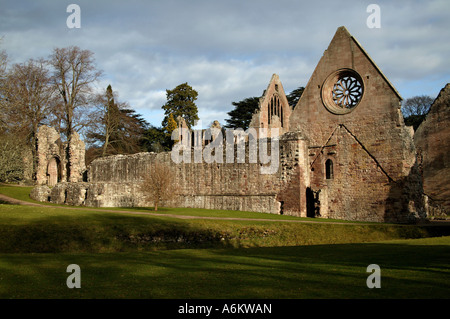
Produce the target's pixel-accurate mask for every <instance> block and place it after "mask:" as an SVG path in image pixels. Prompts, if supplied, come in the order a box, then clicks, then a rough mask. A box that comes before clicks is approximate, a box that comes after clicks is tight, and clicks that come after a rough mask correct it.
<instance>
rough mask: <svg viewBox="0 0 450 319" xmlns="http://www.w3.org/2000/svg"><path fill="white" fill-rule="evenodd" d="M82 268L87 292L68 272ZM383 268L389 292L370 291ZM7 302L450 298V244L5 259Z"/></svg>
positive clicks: (0, 288)
mask: <svg viewBox="0 0 450 319" xmlns="http://www.w3.org/2000/svg"><path fill="white" fill-rule="evenodd" d="M70 264H77V265H79V266H80V268H81V288H80V289H76V288H74V289H69V288H67V286H66V279H67V277H68V276H69V273H66V267H67V266H68V265H70ZM370 264H377V265H379V266H380V268H381V288H380V289H377V288H373V289H369V288H368V287H367V285H366V280H367V277H368V276H369V275H370V273H368V272H367V266H368V265H370ZM0 273H1V278H0V298H171V299H179V298H181V299H186V298H187V299H190V298H212V299H215V298H220V299H226V298H258V299H259V298H263V299H265V298H270V299H279V298H280V299H283V298H286V299H291V298H295V299H301V298H308V299H310V298H320V299H324V298H325V299H326V298H333V299H335V298H339V299H345V298H358V299H361V298H377V299H384V298H433V299H436V298H448V296H449V295H450V238H449V237H445V238H444V237H443V238H433V239H416V240H402V241H391V242H385V243H370V244H369V243H367V244H336V245H317V246H296V247H277V248H274V247H265V248H247V249H183V250H164V251H153V252H131V253H97V254H86V253H81V254H2V255H0Z"/></svg>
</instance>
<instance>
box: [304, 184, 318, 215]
mask: <svg viewBox="0 0 450 319" xmlns="http://www.w3.org/2000/svg"><path fill="white" fill-rule="evenodd" d="M306 217H316V211H315V199H314V192H313V191H312V189H311V188H309V187H308V188H306Z"/></svg>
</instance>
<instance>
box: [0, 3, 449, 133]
mask: <svg viewBox="0 0 450 319" xmlns="http://www.w3.org/2000/svg"><path fill="white" fill-rule="evenodd" d="M70 3H72V2H64V1H61V2H54V1H50V0H43V1H39V2H36V1H31V0H29V1H21V2H20V4H19V3H18V2H17V1H10V0H7V1H2V11H1V12H0V36H4V39H3V41H2V43H1V48H4V49H5V50H6V51H7V52H8V54H9V57H10V60H11V62H24V61H25V60H26V59H28V58H31V57H34V58H36V57H47V56H48V55H49V54H50V53H51V51H52V49H53V48H54V47H65V46H69V45H78V46H79V47H81V48H82V49H88V50H91V51H92V52H94V54H95V59H96V61H97V65H98V67H99V68H100V69H102V70H103V71H104V77H103V78H102V80H101V81H100V83H99V84H98V89H99V90H100V89H104V88H106V86H107V85H108V84H111V85H112V87H113V89H114V90H115V91H118V93H119V95H120V99H121V100H122V101H127V102H128V103H129V104H130V105H131V106H132V107H133V108H135V109H136V110H137V112H139V113H141V114H143V115H145V116H148V119H149V121H150V122H151V123H152V124H154V125H160V123H161V120H162V114H163V113H162V112H161V109H160V107H161V105H163V104H164V102H165V98H166V97H165V90H166V89H173V88H174V87H176V86H177V85H178V84H181V83H184V82H188V83H189V84H190V85H191V86H192V87H193V88H194V89H196V90H197V91H198V93H199V97H198V100H197V105H198V108H199V113H200V116H201V118H202V119H203V120H204V122H208V121H212V120H214V119H217V120H219V121H220V122H221V123H224V119H225V118H227V114H226V113H227V112H229V111H231V110H232V109H233V106H232V104H231V103H232V102H235V101H240V100H242V99H244V98H247V97H252V96H260V95H261V94H262V92H263V90H264V89H265V88H266V87H267V84H268V82H269V80H270V78H271V76H272V74H273V73H277V74H278V75H279V76H280V79H281V81H282V83H283V86H284V88H285V90H286V93H289V92H290V91H292V90H294V89H296V88H297V87H299V86H306V84H307V82H308V80H309V77H310V76H311V74H312V72H313V70H314V68H315V66H316V64H317V63H318V61H319V59H320V57H321V56H322V54H323V52H324V50H325V49H326V48H327V46H328V44H329V42H330V41H331V39H332V37H333V35H334V32H335V31H336V29H337V28H338V27H339V26H341V25H345V26H346V27H347V29H348V30H349V31H350V33H352V34H353V35H354V36H355V37H356V38H357V39H358V41H359V42H360V43H361V44H362V46H363V47H364V48H365V49H366V50H367V52H368V53H369V54H370V55H371V57H372V58H373V59H374V61H375V62H376V63H377V65H378V66H379V67H380V68H381V70H382V71H383V72H384V73H385V74H386V75H387V77H388V78H389V79H390V80H391V82H392V83H393V84H394V86H396V88H397V89H398V90H399V92H400V94H401V95H402V96H403V97H404V98H407V97H409V96H410V95H419V94H429V95H432V96H433V95H437V93H438V92H439V90H440V89H441V88H442V87H443V86H444V85H445V82H447V81H448V70H449V69H450V61H449V59H448V56H449V55H450V52H449V50H450V48H449V46H448V40H449V39H450V21H449V19H448V18H447V15H448V12H450V3H449V2H448V1H447V0H434V1H426V2H424V1H419V0H417V1H416V0H414V1H413V0H408V1H401V2H393V1H377V4H379V6H380V8H381V28H380V29H369V28H368V27H367V25H366V19H367V17H368V15H369V13H367V12H366V8H367V6H368V5H369V4H370V2H361V1H346V2H345V3H342V2H336V1H331V0H329V1H323V0H318V1H314V2H301V1H289V0H279V1H273V0H271V1H268V0H239V1H238V0H229V1H207V0H191V1H181V0H168V1H167V0H166V1H138V0H131V1H126V2H124V1H87V0H77V1H75V3H77V4H78V5H79V6H80V7H81V28H80V29H68V28H67V26H66V18H67V16H68V15H69V13H67V12H66V7H67V5H68V4H70ZM419 83H423V85H422V86H421V85H419ZM430 83H432V84H433V85H429V84H430ZM434 86H436V87H434ZM214 117H216V118H214Z"/></svg>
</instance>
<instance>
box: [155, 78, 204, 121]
mask: <svg viewBox="0 0 450 319" xmlns="http://www.w3.org/2000/svg"><path fill="white" fill-rule="evenodd" d="M166 95H167V102H166V104H164V105H163V106H162V108H163V110H164V111H165V112H164V115H165V116H164V119H163V121H162V126H163V127H164V128H165V127H167V121H168V120H169V116H170V114H172V115H173V117H174V118H175V119H176V118H178V116H181V117H183V118H184V120H185V121H186V124H187V125H188V127H189V128H190V127H192V126H194V125H195V121H197V120H199V117H198V109H197V105H195V101H196V100H197V96H198V93H197V91H195V90H194V89H193V88H192V87H191V86H190V85H188V84H187V83H183V84H180V85H178V86H177V87H176V88H174V89H173V90H166Z"/></svg>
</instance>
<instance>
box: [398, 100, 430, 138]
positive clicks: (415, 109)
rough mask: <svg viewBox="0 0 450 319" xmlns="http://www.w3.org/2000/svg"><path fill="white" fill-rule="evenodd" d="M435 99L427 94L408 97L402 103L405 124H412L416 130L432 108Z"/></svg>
mask: <svg viewBox="0 0 450 319" xmlns="http://www.w3.org/2000/svg"><path fill="white" fill-rule="evenodd" d="M433 101H434V100H433V98H432V97H431V96H427V95H420V96H414V97H412V98H409V99H407V100H406V101H405V103H403V105H402V113H403V117H404V118H405V124H406V125H408V126H412V127H413V128H414V131H415V130H417V128H418V127H419V126H420V124H421V123H422V121H423V120H424V119H425V117H426V115H427V113H428V111H429V110H430V107H431V105H432V104H433Z"/></svg>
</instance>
